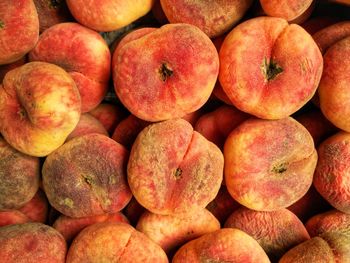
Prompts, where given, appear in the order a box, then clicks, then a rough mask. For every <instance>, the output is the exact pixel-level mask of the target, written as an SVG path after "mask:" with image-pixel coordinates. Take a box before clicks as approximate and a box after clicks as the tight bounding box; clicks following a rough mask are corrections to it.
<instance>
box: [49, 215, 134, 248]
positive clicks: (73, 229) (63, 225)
mask: <svg viewBox="0 0 350 263" xmlns="http://www.w3.org/2000/svg"><path fill="white" fill-rule="evenodd" d="M100 222H123V223H129V221H128V219H127V218H126V217H125V216H124V215H123V214H122V213H119V212H118V213H114V214H104V215H98V216H89V217H80V218H71V217H68V216H64V215H61V216H59V217H58V218H57V219H56V221H55V222H54V223H53V225H52V226H53V228H55V229H56V230H57V231H58V232H60V233H61V234H62V236H63V237H64V239H65V240H66V241H67V242H68V243H70V242H71V241H72V240H73V239H74V238H75V237H76V236H77V235H78V234H79V232H80V231H81V230H83V229H84V228H85V227H87V226H90V225H93V224H96V223H100Z"/></svg>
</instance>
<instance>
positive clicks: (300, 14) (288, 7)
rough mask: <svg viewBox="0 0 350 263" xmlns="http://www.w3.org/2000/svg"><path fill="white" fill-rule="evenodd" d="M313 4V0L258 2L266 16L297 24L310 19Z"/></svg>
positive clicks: (266, 0)
mask: <svg viewBox="0 0 350 263" xmlns="http://www.w3.org/2000/svg"><path fill="white" fill-rule="evenodd" d="M315 3H316V1H315V0H282V1H281V0H279V1H277V0H260V4H261V7H262V9H263V10H264V12H265V14H267V15H268V16H274V17H280V18H284V19H286V20H287V21H289V22H291V23H297V24H300V23H302V22H304V21H305V20H307V19H308V18H309V17H310V15H311V13H312V11H313V9H314V7H315Z"/></svg>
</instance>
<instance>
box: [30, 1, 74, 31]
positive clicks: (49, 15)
mask: <svg viewBox="0 0 350 263" xmlns="http://www.w3.org/2000/svg"><path fill="white" fill-rule="evenodd" d="M34 4H35V7H36V10H37V11H38V16H39V29H40V33H42V32H43V31H44V30H46V29H48V28H49V27H51V26H53V25H56V24H59V23H63V22H67V21H70V20H71V15H70V13H69V10H68V7H67V4H66V1H62V0H34Z"/></svg>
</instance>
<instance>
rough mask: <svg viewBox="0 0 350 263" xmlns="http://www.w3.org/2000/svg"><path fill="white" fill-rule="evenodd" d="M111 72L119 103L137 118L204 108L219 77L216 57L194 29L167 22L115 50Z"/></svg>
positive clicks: (159, 117)
mask: <svg viewBox="0 0 350 263" xmlns="http://www.w3.org/2000/svg"><path fill="white" fill-rule="evenodd" d="M189 43H190V46H189ZM112 71H113V80H114V89H115V91H116V94H117V96H118V97H119V99H120V101H121V102H122V103H123V105H124V106H125V107H126V108H127V109H128V110H129V111H130V112H131V113H132V114H134V115H135V116H136V117H138V118H140V119H143V120H146V121H161V120H167V119H171V118H178V117H183V116H184V115H186V114H188V113H191V112H194V111H196V110H198V109H199V108H200V107H201V106H203V105H204V103H205V102H206V101H207V100H208V98H209V96H210V94H211V92H212V90H213V88H214V85H215V82H216V79H217V75H218V71H219V59H218V54H217V51H216V50H215V47H214V45H213V43H212V42H211V40H210V39H209V38H208V37H207V36H206V35H205V34H204V33H203V32H202V31H200V30H199V29H198V28H197V27H195V26H192V25H188V24H167V25H164V26H162V27H161V28H159V29H156V30H153V31H152V32H150V33H148V34H145V35H142V36H141V37H139V38H137V39H134V40H132V41H129V42H128V43H125V44H123V45H122V46H121V47H120V48H119V47H117V49H116V51H115V52H114V54H113V62H112Z"/></svg>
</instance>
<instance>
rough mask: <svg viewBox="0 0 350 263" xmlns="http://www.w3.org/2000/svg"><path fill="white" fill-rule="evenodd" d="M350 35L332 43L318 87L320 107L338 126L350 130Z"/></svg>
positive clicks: (325, 58) (326, 55) (325, 56)
mask: <svg viewBox="0 0 350 263" xmlns="http://www.w3.org/2000/svg"><path fill="white" fill-rule="evenodd" d="M349 70H350V35H349V36H348V37H347V38H345V39H343V40H341V41H339V42H337V43H336V44H334V45H332V46H331V47H330V48H329V49H328V50H327V52H326V54H325V55H324V72H323V75H322V79H321V82H320V86H319V89H318V94H319V99H320V107H321V110H322V112H323V114H324V115H325V116H326V118H327V119H328V120H329V121H331V122H332V123H333V124H334V125H335V126H336V127H338V128H340V129H342V130H344V131H348V132H350V124H349V122H348V121H347V120H348V117H349V116H350V107H349V106H348V100H349V98H350V91H349V89H348V87H349V84H350V79H349V76H348V74H347V72H349Z"/></svg>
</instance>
